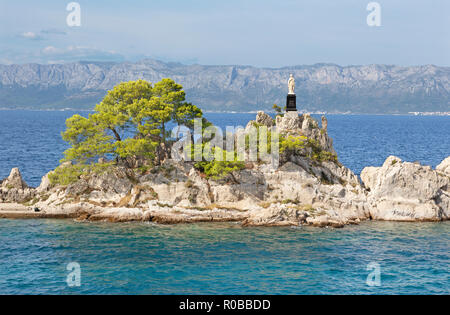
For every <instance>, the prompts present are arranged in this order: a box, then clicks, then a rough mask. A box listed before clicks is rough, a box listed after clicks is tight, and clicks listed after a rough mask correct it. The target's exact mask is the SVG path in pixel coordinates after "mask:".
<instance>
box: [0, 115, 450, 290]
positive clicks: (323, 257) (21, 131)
mask: <svg viewBox="0 0 450 315" xmlns="http://www.w3.org/2000/svg"><path fill="white" fill-rule="evenodd" d="M73 114H74V112H34V111H0V126H1V128H0V178H3V177H6V176H7V175H8V174H9V171H10V170H11V168H12V167H20V169H21V171H22V173H23V176H24V178H25V180H26V181H27V182H28V183H29V184H31V185H34V186H37V185H38V184H39V182H40V179H41V177H42V176H43V175H44V174H45V173H46V172H48V171H49V170H51V169H53V168H55V167H56V166H57V165H58V161H59V160H60V159H61V158H62V152H63V151H64V150H65V149H66V148H67V146H66V144H65V143H64V142H63V141H62V140H61V136H60V133H61V131H63V130H64V121H65V119H66V118H68V117H70V116H71V115H73ZM82 114H84V115H85V114H86V112H85V113H82ZM207 117H208V119H210V120H211V121H212V122H213V123H214V124H216V125H218V126H221V127H225V126H236V125H241V126H245V125H246V124H247V122H248V121H249V120H251V119H254V117H255V114H212V113H208V114H207ZM327 117H328V120H329V134H330V135H331V137H332V138H333V139H334V144H335V148H336V150H337V152H338V156H339V159H340V161H341V162H342V163H343V164H344V165H346V166H348V167H349V168H350V169H352V170H353V171H354V172H355V173H357V174H358V173H360V171H361V170H362V168H363V167H364V166H367V165H381V164H382V163H383V162H384V160H385V159H386V157H387V156H389V155H391V154H393V155H397V156H399V157H401V158H403V159H405V160H409V161H420V162H421V163H424V164H429V165H432V166H436V165H437V164H439V163H440V162H441V161H442V160H443V159H444V158H445V157H447V156H449V155H450V140H448V139H449V137H448V135H449V134H450V117H413V116H370V115H352V116H344V115H329V116H327ZM449 232H450V222H445V223H389V222H368V223H364V224H361V225H360V226H349V227H346V228H344V229H342V230H334V229H318V228H297V229H294V228H241V227H240V226H239V225H237V224H214V225H211V224H195V225H174V226H157V225H152V224H141V223H127V224H108V223H75V222H73V221H70V220H59V221H58V220H4V219H3V220H2V219H0V294H18V293H25V294H58V293H63V294H78V293H88V294H91V293H92V294H93V293H99V294H114V293H130V294H145V293H147V294H176V293H178V294H219V293H220V294H259V293H261V294H332V293H337V294H345V293H351V294H354V293H362V294H394V293H395V294H426V293H435V294H448V293H450V292H449V288H450V273H449V271H450V270H449V264H450V242H449V241H450V239H449V238H450V236H449V235H450V233H449ZM71 262H77V263H79V264H80V266H81V276H82V279H81V287H78V288H69V287H68V286H67V284H66V282H65V280H66V277H67V275H68V273H69V272H68V271H67V270H66V267H67V264H69V263H71ZM372 262H373V263H378V264H379V265H380V267H381V286H380V287H369V286H368V285H367V284H366V278H367V276H368V274H369V273H370V272H371V271H367V270H366V268H367V265H368V264H369V263H372Z"/></svg>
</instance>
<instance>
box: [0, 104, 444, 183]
mask: <svg viewBox="0 0 450 315" xmlns="http://www.w3.org/2000/svg"><path fill="white" fill-rule="evenodd" d="M73 114H75V112H70V111H56V112H53V111H50V112H39V111H0V178H4V177H6V176H8V174H9V172H10V170H11V168H13V167H19V168H20V170H21V171H22V173H23V176H24V178H25V181H26V182H27V183H28V184H30V185H32V186H37V185H39V183H40V180H41V177H42V176H43V175H45V174H46V173H47V172H48V171H50V170H52V169H54V168H55V167H56V166H57V165H58V162H59V160H60V159H62V158H63V155H62V153H63V152H64V150H65V149H66V148H67V145H66V143H64V141H62V139H61V132H62V131H63V130H64V128H65V120H66V119H67V118H68V117H70V116H72V115H73ZM81 114H82V115H86V114H87V113H86V112H84V113H83V112H82V113H81ZM206 116H207V118H208V119H209V120H210V121H212V122H213V123H214V124H215V125H217V126H220V127H222V128H224V129H225V127H226V126H239V125H240V126H243V127H245V126H246V124H247V122H248V121H249V120H252V119H255V114H218V113H207V114H206ZM327 117H328V129H329V134H330V136H331V137H332V138H333V139H334V145H335V149H336V151H337V153H338V156H339V160H340V161H341V162H342V163H343V164H344V165H346V166H347V167H349V168H350V169H351V170H353V171H354V172H355V173H356V174H359V173H360V172H361V170H362V169H363V168H364V167H365V166H378V165H381V164H383V162H384V160H385V159H386V158H387V157H388V156H389V155H396V156H398V157H400V158H402V159H404V160H408V161H420V162H421V163H424V164H427V165H432V166H433V167H435V166H436V165H438V164H439V163H440V162H441V161H442V160H443V159H444V158H446V157H447V156H449V155H450V140H449V139H450V136H449V135H450V117H436V116H426V117H419V116H374V115H328V116H327Z"/></svg>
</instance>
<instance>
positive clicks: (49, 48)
mask: <svg viewBox="0 0 450 315" xmlns="http://www.w3.org/2000/svg"><path fill="white" fill-rule="evenodd" d="M60 52H61V50H60V49H58V48H56V47H53V46H47V47H45V48H44V49H42V53H44V54H45V55H52V54H57V53H60Z"/></svg>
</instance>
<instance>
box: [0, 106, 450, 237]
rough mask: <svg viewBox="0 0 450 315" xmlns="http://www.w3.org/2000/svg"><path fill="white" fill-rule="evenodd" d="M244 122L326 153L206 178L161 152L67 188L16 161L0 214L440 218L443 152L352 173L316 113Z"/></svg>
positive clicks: (245, 221)
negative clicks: (436, 158) (434, 160)
mask: <svg viewBox="0 0 450 315" xmlns="http://www.w3.org/2000/svg"><path fill="white" fill-rule="evenodd" d="M254 124H257V125H264V126H267V127H272V126H274V125H275V126H276V128H277V129H278V131H279V132H280V133H282V134H285V135H292V136H303V137H307V138H308V139H312V140H313V141H314V143H316V144H317V146H318V147H320V150H321V151H320V152H319V153H320V156H322V155H323V156H325V157H326V158H311V154H310V153H311V152H308V150H311V148H302V149H301V150H294V151H292V152H285V153H283V154H281V156H280V166H279V167H278V169H275V170H274V169H272V168H271V167H270V166H269V165H268V164H264V163H247V164H246V167H245V169H243V170H240V171H236V172H233V173H232V174H230V175H229V176H227V177H225V178H222V179H220V180H212V179H209V178H206V177H205V176H204V174H201V173H200V172H199V171H198V170H197V169H196V168H195V167H194V163H193V162H183V161H182V162H179V161H178V162H177V161H174V160H171V159H167V160H165V161H164V162H163V164H162V165H161V166H159V167H158V168H155V169H153V170H152V171H150V172H147V173H145V174H142V173H139V172H137V171H136V170H133V169H128V168H125V167H122V166H112V167H111V168H110V169H109V170H108V171H106V172H104V173H101V174H89V175H86V176H81V177H80V178H79V180H78V181H77V182H76V183H73V184H70V185H67V186H60V185H59V186H58V185H57V186H55V185H52V183H51V181H50V178H49V175H50V174H51V172H50V173H49V174H47V175H45V176H44V177H43V178H42V182H41V184H40V186H39V187H37V188H31V187H28V185H27V184H26V183H25V182H24V181H23V180H22V176H21V174H20V171H19V170H18V169H17V168H16V169H13V170H12V171H11V174H10V176H9V177H8V178H5V179H4V180H2V181H1V182H0V218H13V219H19V218H70V219H75V220H79V221H84V220H87V221H110V222H128V221H149V222H155V223H160V224H177V223H195V222H240V223H241V224H242V225H244V226H299V225H312V226H318V227H326V226H331V227H336V228H339V227H343V226H345V225H348V224H358V223H360V222H362V221H366V220H388V221H406V222H415V221H445V220H449V218H450V157H448V158H446V159H445V160H444V161H443V162H442V163H441V164H440V165H439V166H438V167H437V168H436V169H432V168H431V167H429V166H423V165H420V164H418V163H410V162H404V161H402V160H401V159H400V158H397V157H394V156H391V157H388V158H387V159H386V161H385V163H384V164H383V165H382V166H381V167H367V168H365V169H364V170H363V171H362V173H361V178H358V177H357V176H356V175H355V174H354V173H353V172H351V171H350V170H349V169H347V168H346V167H345V166H343V165H341V164H340V163H339V162H338V160H337V158H334V157H335V154H336V152H335V151H334V148H333V142H332V139H331V138H329V136H328V133H327V121H326V119H325V118H323V119H322V125H321V127H319V123H318V122H317V121H315V120H314V119H313V118H311V117H310V116H309V115H307V114H305V115H298V114H297V113H288V114H286V115H284V116H283V117H282V116H278V117H277V118H276V120H273V119H272V118H271V117H270V116H268V115H267V114H265V113H263V112H258V115H257V117H256V120H255V121H252V122H250V123H249V125H248V126H247V128H246V132H247V131H248V129H249V128H250V127H251V126H252V125H254ZM313 149H315V150H316V149H317V148H313ZM60 167H64V166H63V165H62V166H60Z"/></svg>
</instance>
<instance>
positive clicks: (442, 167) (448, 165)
mask: <svg viewBox="0 0 450 315" xmlns="http://www.w3.org/2000/svg"><path fill="white" fill-rule="evenodd" d="M436 171H438V172H441V173H443V174H446V175H449V176H450V156H449V157H448V158H446V159H445V160H444V161H442V163H441V164H439V165H438V166H437V167H436Z"/></svg>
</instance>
